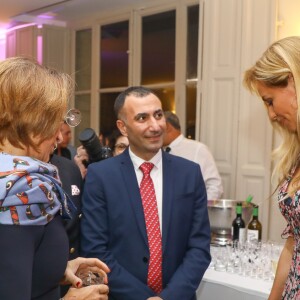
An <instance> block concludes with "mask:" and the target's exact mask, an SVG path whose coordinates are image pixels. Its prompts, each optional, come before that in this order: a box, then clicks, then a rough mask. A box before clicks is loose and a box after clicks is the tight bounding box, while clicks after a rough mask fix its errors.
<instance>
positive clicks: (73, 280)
mask: <svg viewBox="0 0 300 300" xmlns="http://www.w3.org/2000/svg"><path fill="white" fill-rule="evenodd" d="M82 270H90V271H92V272H95V273H100V274H102V275H103V277H104V283H106V284H107V283H108V281H107V274H106V273H109V272H110V270H109V268H108V266H107V265H106V264H105V263H103V262H102V261H101V260H99V259H97V258H84V257H78V258H76V259H73V260H69V261H68V264H67V268H66V270H65V274H64V278H63V279H62V281H61V284H71V285H72V286H73V287H77V288H78V287H81V286H82V280H81V279H80V278H79V277H77V276H76V274H77V273H78V272H80V271H82Z"/></svg>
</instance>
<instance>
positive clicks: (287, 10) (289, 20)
mask: <svg viewBox="0 0 300 300" xmlns="http://www.w3.org/2000/svg"><path fill="white" fill-rule="evenodd" d="M299 12H300V1H299V0H278V22H279V24H278V25H279V26H278V39H281V38H284V37H287V36H291V35H300V17H299Z"/></svg>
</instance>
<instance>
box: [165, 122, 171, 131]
mask: <svg viewBox="0 0 300 300" xmlns="http://www.w3.org/2000/svg"><path fill="white" fill-rule="evenodd" d="M171 129H172V125H171V124H170V123H168V122H166V132H170V131H171Z"/></svg>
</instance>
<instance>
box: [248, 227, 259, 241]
mask: <svg viewBox="0 0 300 300" xmlns="http://www.w3.org/2000/svg"><path fill="white" fill-rule="evenodd" d="M247 240H248V242H253V241H258V230H252V229H248V230H247Z"/></svg>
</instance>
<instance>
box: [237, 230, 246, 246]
mask: <svg viewBox="0 0 300 300" xmlns="http://www.w3.org/2000/svg"><path fill="white" fill-rule="evenodd" d="M239 241H240V242H241V243H245V242H246V229H245V228H240V229H239Z"/></svg>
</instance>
